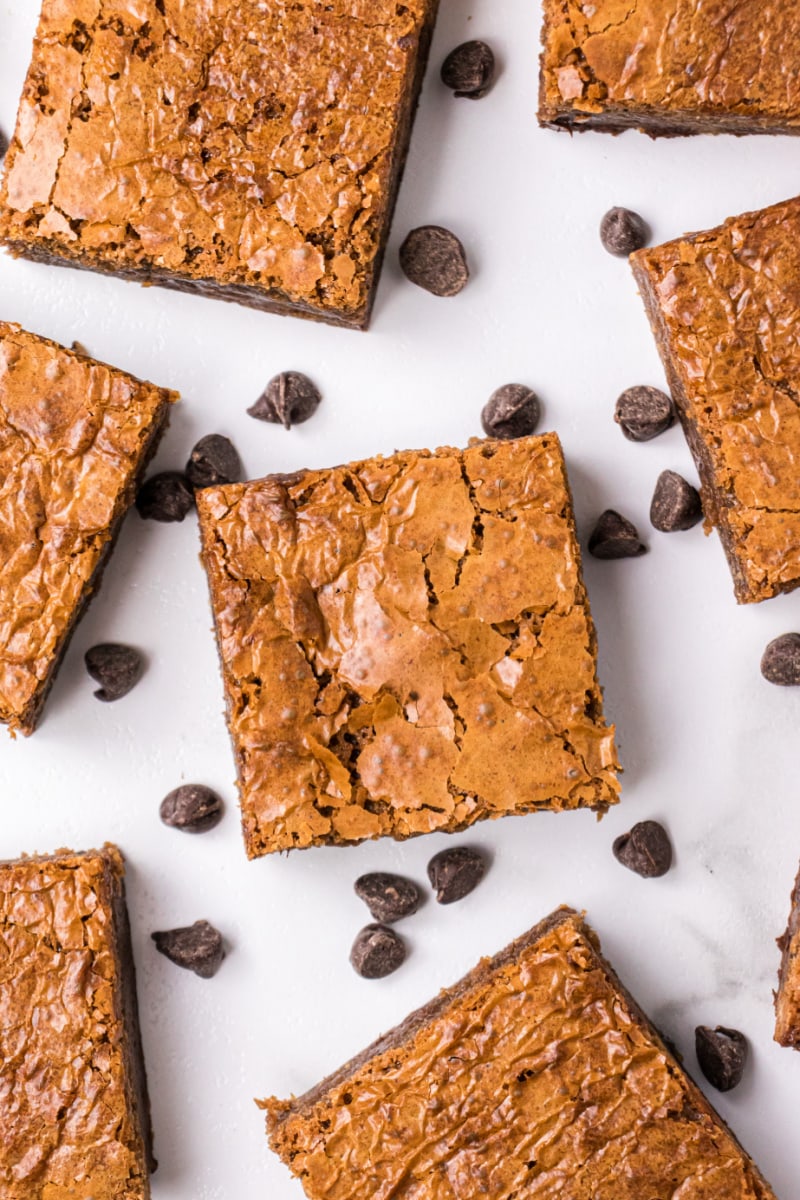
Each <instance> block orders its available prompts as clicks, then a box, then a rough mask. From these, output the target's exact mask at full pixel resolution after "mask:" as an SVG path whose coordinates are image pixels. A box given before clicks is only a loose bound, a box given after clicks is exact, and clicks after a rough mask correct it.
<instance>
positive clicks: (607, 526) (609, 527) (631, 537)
mask: <svg viewBox="0 0 800 1200" xmlns="http://www.w3.org/2000/svg"><path fill="white" fill-rule="evenodd" d="M646 550H647V547H646V546H645V544H644V542H642V541H641V540H640V538H639V533H638V531H637V529H636V526H635V525H633V524H632V523H631V522H630V521H629V520H628V519H627V517H623V516H621V515H620V514H619V513H618V512H615V511H614V509H613V508H607V509H606V511H605V512H604V513H601V515H600V516H599V517H598V520H597V524H596V525H595V527H594V529H593V530H592V532H591V535H590V537H589V553H590V554H593V555H594V557H595V558H636V557H637V556H638V555H639V554H644V553H645V551H646Z"/></svg>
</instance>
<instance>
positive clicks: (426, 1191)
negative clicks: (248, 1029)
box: [261, 908, 776, 1200]
mask: <svg viewBox="0 0 800 1200" xmlns="http://www.w3.org/2000/svg"><path fill="white" fill-rule="evenodd" d="M261 1107H263V1108H266V1110H267V1128H268V1131H269V1135H270V1142H271V1145H272V1148H273V1149H274V1150H275V1152H276V1153H277V1154H278V1155H279V1156H280V1157H281V1159H282V1160H283V1161H284V1162H285V1163H286V1164H287V1166H288V1167H289V1168H290V1169H291V1171H292V1173H293V1174H294V1175H296V1176H298V1177H299V1178H300V1180H301V1182H302V1184H303V1187H304V1189H305V1192H306V1195H307V1196H308V1197H309V1198H310V1200H323V1198H324V1200H354V1198H355V1197H362V1196H391V1197H393V1200H419V1198H420V1197H423V1196H424V1197H425V1200H453V1198H456V1197H457V1198H459V1200H462V1198H463V1200H467V1197H469V1198H472V1197H475V1196H490V1197H492V1200H513V1198H514V1197H517V1198H520V1197H541V1200H545V1198H546V1200H550V1198H551V1197H553V1198H555V1197H556V1196H559V1197H563V1200H579V1198H580V1200H583V1198H584V1197H586V1200H589V1198H590V1197H591V1198H592V1200H678V1197H680V1200H712V1198H713V1200H745V1198H747V1200H776V1198H775V1196H774V1193H773V1192H772V1190H771V1189H770V1187H769V1185H768V1184H767V1183H766V1182H765V1181H764V1179H763V1178H762V1177H761V1175H760V1174H759V1172H758V1170H757V1168H756V1167H755V1165H754V1163H753V1162H752V1161H751V1160H750V1158H749V1157H748V1155H747V1154H746V1153H745V1152H744V1150H742V1148H741V1146H739V1145H738V1143H737V1142H736V1141H735V1139H734V1138H733V1136H732V1135H731V1133H730V1132H729V1131H728V1129H727V1128H726V1127H725V1125H724V1124H723V1122H722V1120H721V1119H720V1117H719V1116H718V1115H717V1114H716V1113H715V1112H714V1110H713V1109H712V1108H711V1106H710V1104H709V1103H708V1101H707V1100H706V1099H705V1097H704V1096H703V1094H702V1092H701V1091H700V1090H699V1088H697V1087H696V1086H695V1085H694V1083H692V1081H691V1079H689V1078H688V1076H687V1075H686V1074H685V1072H684V1071H683V1068H682V1067H681V1065H680V1064H679V1063H678V1061H677V1060H676V1058H675V1057H674V1055H673V1054H672V1053H671V1051H670V1050H668V1049H667V1047H666V1045H665V1044H664V1042H663V1041H662V1039H661V1038H660V1037H659V1035H658V1033H657V1032H656V1031H655V1029H654V1028H653V1027H652V1025H650V1023H649V1022H648V1020H647V1018H646V1017H645V1016H644V1014H643V1013H642V1012H641V1011H640V1010H639V1008H638V1007H637V1005H636V1004H635V1002H634V1001H633V999H632V998H631V997H630V996H629V995H628V993H627V992H626V991H625V990H624V988H623V987H622V985H621V983H620V982H619V980H618V979H617V977H616V975H615V974H614V972H613V971H612V969H611V967H610V966H609V965H608V963H607V962H606V961H605V960H604V959H603V958H602V956H601V954H600V949H599V944H598V942H597V938H596V937H595V935H594V933H593V932H592V930H591V929H589V928H588V926H587V925H585V924H584V922H583V921H582V920H581V918H580V916H579V915H578V914H577V913H575V912H573V911H572V910H571V909H568V908H561V909H559V910H558V911H557V912H555V913H553V914H552V915H551V916H550V917H548V918H547V919H546V920H545V921H543V922H542V923H541V924H540V925H537V926H536V927H535V928H534V929H532V930H531V931H530V932H529V933H527V934H525V935H524V936H523V937H521V938H519V939H518V940H517V941H516V942H512V944H511V945H510V946H508V947H507V948H506V949H505V950H503V951H502V952H501V953H500V954H498V955H497V956H496V957H495V958H493V959H484V960H483V961H482V962H481V963H480V964H479V965H478V966H477V967H476V968H475V970H474V971H472V972H471V973H470V974H469V975H467V976H465V977H464V979H462V980H461V982H460V983H458V984H456V985H455V987H453V988H450V989H449V990H448V991H445V992H442V993H440V995H439V996H438V997H437V999H435V1000H433V1001H432V1002H431V1003H430V1004H428V1005H426V1006H425V1007H424V1008H421V1009H418V1011H417V1012H415V1013H412V1015H411V1016H410V1017H408V1018H407V1020H405V1021H404V1022H403V1024H402V1025H400V1026H398V1028H397V1029H395V1030H394V1031H393V1032H391V1033H389V1034H387V1035H386V1036H385V1037H383V1038H381V1039H380V1040H379V1041H377V1042H375V1043H374V1044H373V1045H372V1046H370V1047H369V1049H367V1050H365V1051H364V1053H363V1054H360V1055H358V1056H357V1057H356V1058H354V1059H353V1060H352V1061H351V1062H349V1063H347V1065H346V1066H344V1067H342V1068H341V1070H339V1071H337V1072H336V1073H335V1074H333V1075H331V1076H330V1077H329V1078H328V1079H326V1080H324V1081H323V1082H322V1083H321V1084H319V1086H318V1087H315V1088H313V1089H312V1090H311V1091H310V1092H307V1093H306V1094H305V1095H304V1096H300V1097H299V1099H293V1100H289V1101H284V1102H281V1101H279V1100H276V1099H271V1100H267V1101H263V1102H262V1104H261Z"/></svg>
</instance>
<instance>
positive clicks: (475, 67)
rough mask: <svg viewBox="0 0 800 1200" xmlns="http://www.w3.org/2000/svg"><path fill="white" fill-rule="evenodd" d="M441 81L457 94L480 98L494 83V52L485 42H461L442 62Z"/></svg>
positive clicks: (472, 98) (475, 98) (473, 98)
mask: <svg viewBox="0 0 800 1200" xmlns="http://www.w3.org/2000/svg"><path fill="white" fill-rule="evenodd" d="M442 83H443V84H444V85H445V87H449V88H452V90H453V91H454V92H455V94H456V95H457V96H466V97H468V99H470V100H480V98H481V96H485V95H486V93H487V92H488V91H489V89H490V88H491V86H492V84H493V83H494V54H493V53H492V48H491V46H487V45H486V42H477V41H474V42H462V44H461V45H460V46H456V48H455V50H451V51H450V53H449V54H448V56H447V58H446V59H445V60H444V62H443V63H442Z"/></svg>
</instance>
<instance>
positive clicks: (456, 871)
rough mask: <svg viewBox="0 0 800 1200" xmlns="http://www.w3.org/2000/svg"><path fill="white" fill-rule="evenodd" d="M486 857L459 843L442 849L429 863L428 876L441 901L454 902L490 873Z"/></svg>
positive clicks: (461, 898)
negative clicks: (449, 848)
mask: <svg viewBox="0 0 800 1200" xmlns="http://www.w3.org/2000/svg"><path fill="white" fill-rule="evenodd" d="M486 867H487V863H486V859H485V858H484V857H483V855H482V854H479V853H478V851H477V850H470V849H469V848H468V847H467V846H455V847H454V848H453V849H452V850H441V851H440V852H439V853H438V854H434V856H433V858H432V859H431V861H430V862H429V863H428V879H430V881H431V887H432V888H433V890H434V892H435V893H436V899H437V900H438V901H439V903H440V904H454V903H455V902H456V900H463V899H464V897H465V896H468V895H469V893H470V892H471V891H472V890H473V889H474V888H476V887H477V886H478V884H479V883H480V881H481V880H482V879H483V877H484V875H485V874H486Z"/></svg>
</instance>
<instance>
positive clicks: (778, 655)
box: [761, 633, 800, 687]
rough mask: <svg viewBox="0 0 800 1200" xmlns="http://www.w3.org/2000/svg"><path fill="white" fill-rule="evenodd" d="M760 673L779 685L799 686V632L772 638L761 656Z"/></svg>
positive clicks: (770, 681)
mask: <svg viewBox="0 0 800 1200" xmlns="http://www.w3.org/2000/svg"><path fill="white" fill-rule="evenodd" d="M761 674H762V675H763V676H764V678H765V679H766V680H768V681H769V683H777V684H779V685H780V687H798V686H800V633H783V634H781V636H780V637H776V638H774V639H773V640H772V641H771V642H770V644H769V645H768V646H767V648H766V650H765V651H764V653H763V655H762V657H761Z"/></svg>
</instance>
